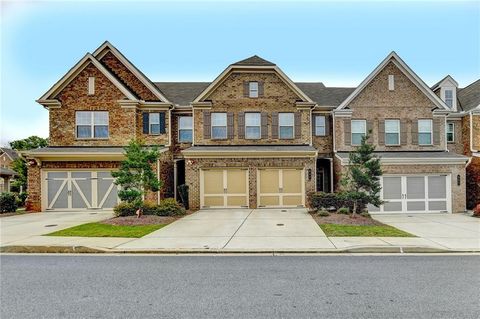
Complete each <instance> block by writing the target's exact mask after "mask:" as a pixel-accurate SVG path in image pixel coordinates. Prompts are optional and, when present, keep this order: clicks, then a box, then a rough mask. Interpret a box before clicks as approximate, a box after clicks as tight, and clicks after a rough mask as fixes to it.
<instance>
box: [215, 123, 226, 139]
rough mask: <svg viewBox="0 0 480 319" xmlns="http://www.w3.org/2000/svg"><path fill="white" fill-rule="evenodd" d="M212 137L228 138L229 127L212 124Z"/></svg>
mask: <svg viewBox="0 0 480 319" xmlns="http://www.w3.org/2000/svg"><path fill="white" fill-rule="evenodd" d="M212 138H214V139H215V138H227V127H226V126H212Z"/></svg>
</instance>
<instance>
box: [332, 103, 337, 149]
mask: <svg viewBox="0 0 480 319" xmlns="http://www.w3.org/2000/svg"><path fill="white" fill-rule="evenodd" d="M335 126H336V125H335V112H334V111H333V110H332V143H333V153H336V152H337V149H336V147H335Z"/></svg>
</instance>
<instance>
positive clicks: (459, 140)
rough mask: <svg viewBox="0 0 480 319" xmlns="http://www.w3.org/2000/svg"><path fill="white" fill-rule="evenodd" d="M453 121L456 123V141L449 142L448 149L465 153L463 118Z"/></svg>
mask: <svg viewBox="0 0 480 319" xmlns="http://www.w3.org/2000/svg"><path fill="white" fill-rule="evenodd" d="M448 122H450V121H448ZM448 122H447V123H448ZM451 122H452V123H454V124H455V130H454V142H453V143H447V147H448V151H450V152H453V153H457V154H463V133H462V120H458V121H451Z"/></svg>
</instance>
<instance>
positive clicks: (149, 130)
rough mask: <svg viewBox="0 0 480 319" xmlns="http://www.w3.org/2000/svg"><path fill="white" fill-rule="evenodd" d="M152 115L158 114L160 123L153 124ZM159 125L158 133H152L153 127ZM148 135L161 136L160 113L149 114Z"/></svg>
mask: <svg viewBox="0 0 480 319" xmlns="http://www.w3.org/2000/svg"><path fill="white" fill-rule="evenodd" d="M152 114H158V123H152ZM155 124H157V125H158V133H152V125H155ZM148 134H149V135H160V113H159V112H150V113H148Z"/></svg>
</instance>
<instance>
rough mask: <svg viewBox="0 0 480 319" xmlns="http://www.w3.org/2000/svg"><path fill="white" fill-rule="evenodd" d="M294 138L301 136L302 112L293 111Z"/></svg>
mask: <svg viewBox="0 0 480 319" xmlns="http://www.w3.org/2000/svg"><path fill="white" fill-rule="evenodd" d="M294 121H295V123H293V124H294V125H295V138H296V139H299V138H301V137H302V113H301V112H295V120H294Z"/></svg>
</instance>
